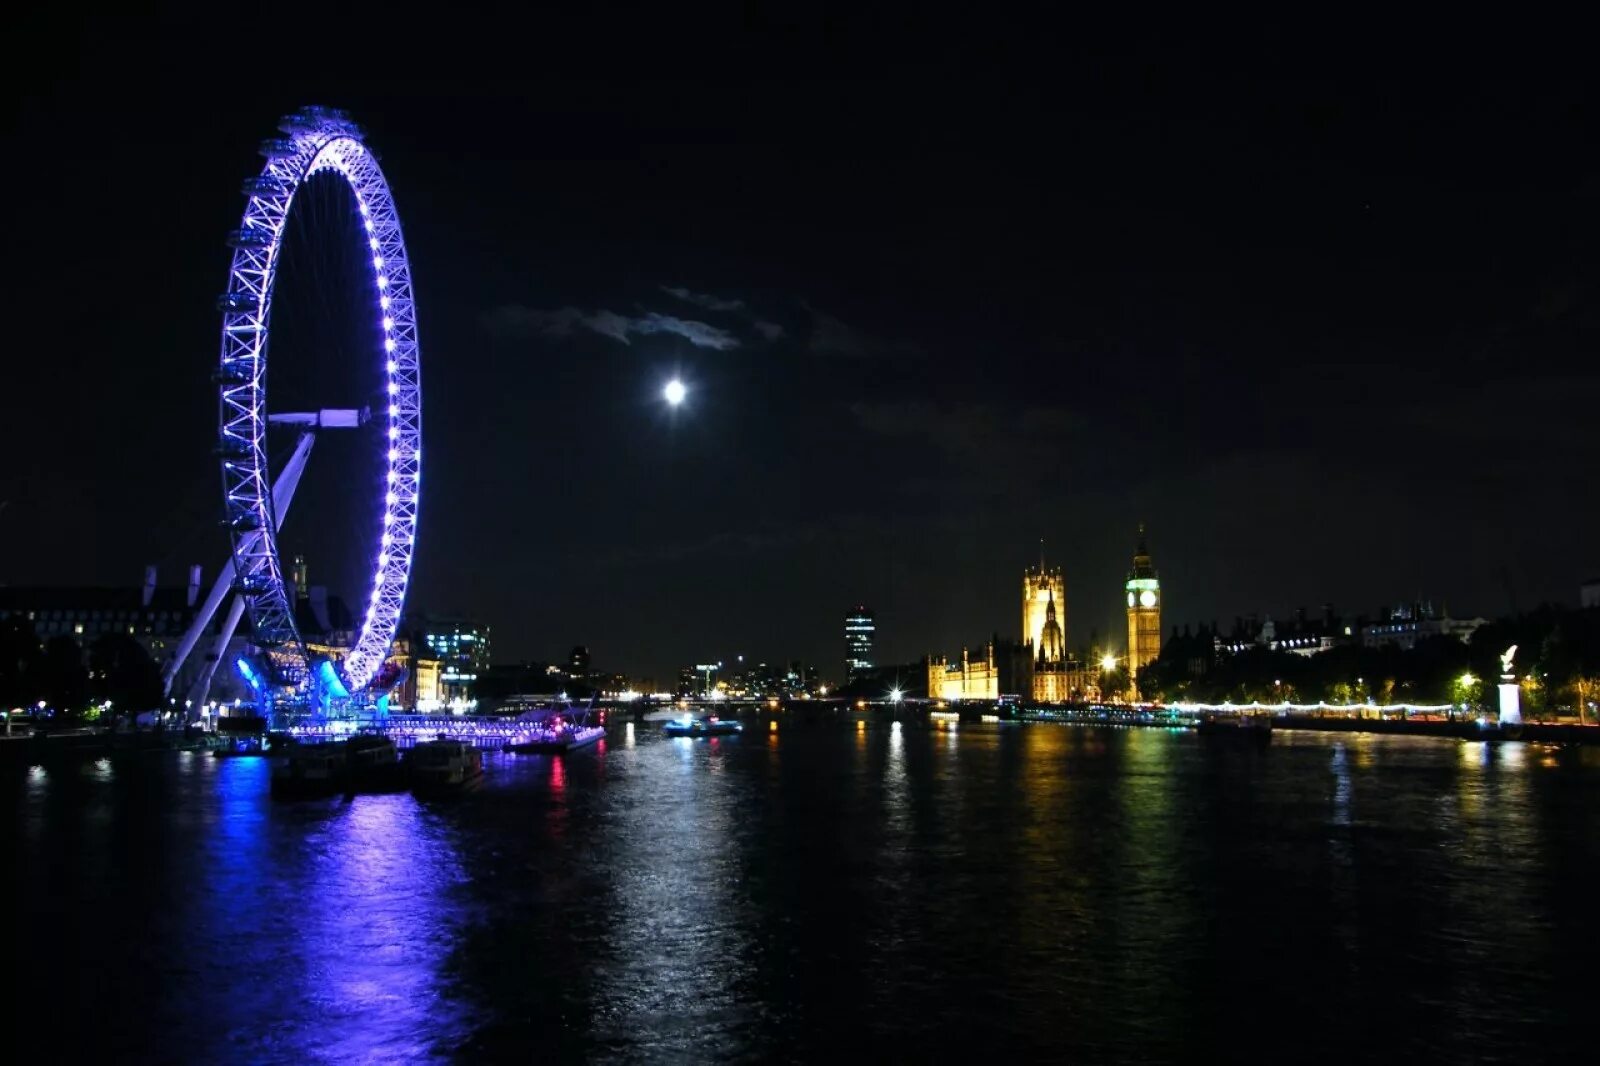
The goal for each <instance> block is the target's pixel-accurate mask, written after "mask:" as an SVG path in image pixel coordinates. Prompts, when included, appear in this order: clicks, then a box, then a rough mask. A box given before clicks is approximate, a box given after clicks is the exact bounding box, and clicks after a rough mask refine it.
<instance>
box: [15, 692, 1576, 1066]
mask: <svg viewBox="0 0 1600 1066" xmlns="http://www.w3.org/2000/svg"><path fill="white" fill-rule="evenodd" d="M760 728H761V729H762V730H764V729H765V725H764V724H762V725H761V726H760ZM1597 754H1600V753H1597V752H1595V751H1594V750H1592V749H1591V750H1590V751H1571V750H1565V751H1555V750H1545V749H1542V748H1539V747H1536V746H1523V745H1519V744H1508V745H1504V746H1490V745H1485V744H1477V743H1457V742H1449V741H1437V740H1417V739H1408V738H1375V737H1359V736H1325V735H1310V734H1301V735H1293V734H1280V735H1279V736H1278V737H1276V738H1275V739H1274V740H1273V743H1272V746H1271V747H1270V748H1269V749H1266V750H1260V751H1256V750H1248V749H1245V748H1240V747H1236V746H1234V745H1233V744H1230V743H1228V742H1227V741H1218V740H1217V739H1215V738H1204V737H1198V736H1195V735H1192V734H1187V733H1169V732H1165V731H1158V730H1113V729H1087V728H1075V727H1062V726H1042V725H1041V726H1020V727H1019V726H982V727H962V728H960V729H959V730H944V729H928V728H921V727H912V726H905V727H900V726H893V727H891V726H890V725H888V724H874V725H872V726H869V727H868V728H866V729H865V730H862V731H857V729H856V728H855V726H854V725H853V724H852V723H839V724H837V725H816V726H806V727H801V726H792V727H789V726H786V727H785V728H783V729H782V731H781V732H779V733H777V734H769V733H767V732H764V731H761V732H757V731H754V730H752V731H751V732H750V733H747V734H746V735H745V736H744V737H742V738H737V739H733V740H721V741H711V742H706V741H698V742H695V741H688V740H677V741H672V740H663V739H661V738H660V737H659V736H657V735H656V733H655V727H653V726H633V727H619V728H614V729H613V731H612V734H611V736H610V737H609V739H608V740H607V741H606V742H605V743H604V746H603V747H602V748H601V749H599V750H596V751H592V752H586V753H583V754H581V755H578V756H573V757H569V758H567V759H566V760H565V761H561V760H551V759H548V758H526V757H524V758H516V757H510V756H499V755H496V756H494V757H492V759H491V761H490V766H489V771H490V778H489V781H488V783H487V785H486V787H485V788H484V789H483V790H482V791H480V792H478V793H477V794H475V795H471V796H469V797H466V798H464V799H462V800H460V801H457V802H453V803H434V804H422V803H418V802H417V801H416V800H414V799H412V798H411V797H410V796H408V795H399V796H363V797H359V798H357V799H355V800H354V801H352V802H349V803H346V802H344V801H342V800H330V801H326V802H315V803H300V804H284V803H274V802H272V801H270V800H269V799H268V797H267V775H268V767H267V765H266V764H265V763H263V762H258V761H253V760H218V759H212V758H210V757H207V756H201V755H191V754H165V755H153V756H143V757H137V756H134V757H129V758H128V759H126V760H121V759H119V760H117V761H114V762H101V763H98V764H96V763H88V764H83V765H80V766H62V767H53V768H49V769H34V770H31V771H27V770H17V771H14V772H13V773H11V774H10V775H9V779H8V780H6V781H5V782H4V788H5V794H4V807H3V810H4V815H5V816H4V819H3V823H0V824H3V832H4V834H5V836H4V838H3V844H4V848H5V855H6V856H7V861H6V867H7V870H6V873H5V875H4V876H5V886H6V887H5V897H4V900H5V903H6V905H7V911H6V917H7V922H6V925H5V927H4V936H5V942H6V945H7V949H6V956H7V957H6V959H5V967H4V968H5V970H6V987H7V990H8V992H9V995H8V1004H9V1006H10V1008H11V1011H10V1013H11V1014H12V1015H13V1017H15V1018H18V1019H19V1020H17V1021H14V1022H13V1023H12V1024H11V1025H9V1026H7V1028H6V1031H5V1032H4V1034H3V1035H0V1039H3V1040H4V1041H5V1042H6V1044H7V1045H9V1047H10V1050H11V1054H8V1055H7V1058H8V1059H9V1060H10V1061H26V1060H28V1059H29V1057H30V1056H29V1055H27V1054H23V1053H21V1052H20V1049H21V1048H22V1047H24V1046H26V1044H25V1043H24V1041H28V1042H31V1041H33V1040H35V1039H37V1040H40V1041H42V1043H41V1044H40V1045H38V1046H41V1047H43V1048H47V1049H48V1056H47V1057H48V1058H49V1059H51V1060H55V1061H68V1060H71V1059H73V1058H75V1057H79V1056H80V1055H82V1054H83V1053H85V1052H90V1051H92V1052H96V1053H100V1054H103V1055H108V1056H112V1057H114V1058H116V1059H117V1060H118V1061H140V1060H160V1061H173V1062H179V1061H193V1062H293V1063H309V1062H322V1061H328V1062H352V1061H355V1062H360V1061H369V1062H396V1061H410V1060H435V1059H447V1060H448V1059H455V1060H461V1061H499V1060H513V1059H515V1060H520V1061H572V1060H582V1059H591V1060H618V1061H662V1060H667V1061H693V1062H702V1061H712V1062H714V1061H730V1060H736V1061H785V1060H791V1061H819V1060H821V1061H825V1060H835V1061H841V1062H842V1061H883V1060H886V1059H887V1060H899V1059H904V1060H913V1061H929V1060H936V1059H937V1060H944V1061H961V1060H963V1059H967V1060H972V1061H981V1062H990V1061H1000V1060H1003V1059H1015V1058H1034V1059H1037V1058H1047V1059H1052V1060H1077V1061H1114V1062H1145V1061H1158V1060H1165V1061H1173V1060H1177V1061H1197V1060H1202V1059H1215V1060H1217V1061H1241V1060H1258V1061H1280V1062H1281V1061H1288V1062H1296V1061H1305V1060H1312V1061H1341V1062H1346V1063H1349V1062H1352V1061H1367V1060H1373V1059H1383V1060H1396V1059H1402V1058H1404V1059H1411V1060H1415V1061H1435V1060H1453V1061H1461V1062H1469V1061H1471V1062H1479V1061H1488V1060H1496V1059H1498V1060H1502V1061H1517V1062H1529V1061H1557V1060H1581V1059H1587V1057H1588V1053H1589V1052H1590V1051H1591V1050H1592V1049H1593V1047H1594V1046H1595V1043H1596V1041H1595V1034H1594V1027H1593V1025H1592V1024H1589V1023H1588V1018H1589V1017H1590V1016H1591V1015H1592V1014H1593V1013H1594V1011H1595V1008H1596V994H1597V989H1600V981H1597V978H1596V974H1597V973H1600V936H1597V935H1596V921H1595V919H1596V914H1597V911H1596V904H1597V893H1596V888H1597V881H1596V880H1595V878H1596V874H1597V871H1600V826H1597V824H1596V818H1597V815H1600V759H1597V758H1596V755H1597ZM1580 1022H1582V1023H1583V1024H1581V1025H1580Z"/></svg>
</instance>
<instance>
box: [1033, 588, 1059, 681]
mask: <svg viewBox="0 0 1600 1066" xmlns="http://www.w3.org/2000/svg"><path fill="white" fill-rule="evenodd" d="M1033 698H1034V700H1035V701H1037V702H1039V703H1059V702H1061V701H1062V700H1064V699H1066V698H1067V638H1066V634H1065V633H1064V632H1063V631H1062V629H1061V625H1060V623H1058V622H1057V621H1056V598H1055V595H1054V593H1052V594H1051V595H1050V598H1049V599H1048V600H1047V601H1046V602H1045V609H1044V628H1043V629H1042V630H1041V631H1040V634H1039V644H1038V647H1037V649H1036V650H1035V652H1034V658H1033Z"/></svg>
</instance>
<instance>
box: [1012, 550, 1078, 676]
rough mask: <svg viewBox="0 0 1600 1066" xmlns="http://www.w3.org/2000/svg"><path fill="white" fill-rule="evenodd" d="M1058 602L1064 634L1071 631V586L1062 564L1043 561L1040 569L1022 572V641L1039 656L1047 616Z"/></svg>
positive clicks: (1040, 562) (1056, 608)
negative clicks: (1067, 581)
mask: <svg viewBox="0 0 1600 1066" xmlns="http://www.w3.org/2000/svg"><path fill="white" fill-rule="evenodd" d="M1052 605H1054V610H1055V619H1056V623H1057V624H1058V625H1060V627H1061V632H1062V635H1063V637H1065V634H1066V632H1067V586H1066V582H1065V581H1064V580H1063V578H1062V575H1061V568H1060V567H1059V566H1055V567H1046V566H1045V565H1044V560H1043V559H1040V560H1039V566H1038V567H1037V568H1034V567H1029V568H1028V569H1026V570H1024V571H1023V572H1022V643H1023V644H1024V645H1025V646H1027V647H1028V648H1030V649H1032V654H1033V655H1035V656H1036V655H1038V652H1039V644H1040V641H1041V640H1042V639H1043V637H1044V624H1045V621H1046V617H1045V616H1046V615H1047V614H1048V613H1049V612H1050V610H1051V606H1052Z"/></svg>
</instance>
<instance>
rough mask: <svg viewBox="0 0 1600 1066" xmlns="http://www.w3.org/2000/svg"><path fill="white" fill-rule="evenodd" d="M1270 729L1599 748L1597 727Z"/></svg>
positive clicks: (1312, 722)
mask: <svg viewBox="0 0 1600 1066" xmlns="http://www.w3.org/2000/svg"><path fill="white" fill-rule="evenodd" d="M1272 726H1273V728H1274V729H1297V730H1309V731H1311V732H1318V733H1384V734H1388V735H1391V736H1408V737H1442V738H1445V739H1448V740H1526V741H1537V742H1540V743H1546V744H1600V726H1592V725H1571V724H1560V725H1557V724H1551V723H1541V722H1525V723H1523V724H1522V725H1520V726H1509V727H1506V728H1501V726H1500V725H1499V724H1497V723H1494V722H1487V723H1485V724H1483V725H1479V724H1478V723H1477V722H1476V721H1456V722H1448V721H1446V722H1418V721H1404V720H1400V719H1389V718H1317V717H1312V716H1301V715H1293V716H1290V715H1283V716H1280V717H1277V718H1274V719H1273V720H1272Z"/></svg>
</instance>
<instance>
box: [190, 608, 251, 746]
mask: <svg viewBox="0 0 1600 1066" xmlns="http://www.w3.org/2000/svg"><path fill="white" fill-rule="evenodd" d="M244 604H245V601H244V597H243V596H235V597H234V598H233V602H232V603H230V604H228V614H227V616H226V617H224V618H223V620H222V628H221V629H219V630H218V631H217V644H216V648H215V650H214V651H213V652H212V654H211V655H210V656H209V657H208V658H207V659H206V661H205V665H204V666H202V667H201V668H200V676H199V677H197V678H195V681H194V685H193V686H191V687H190V689H189V698H188V699H187V700H186V701H185V706H186V707H187V709H188V711H189V715H188V719H189V721H190V722H196V721H198V720H199V719H200V717H201V716H202V715H204V714H205V710H206V697H207V696H209V695H210V694H211V679H212V678H213V677H215V676H216V673H217V664H218V663H220V662H222V660H223V658H224V657H225V656H226V655H227V654H228V642H229V641H231V640H233V634H234V631H235V630H237V629H238V628H239V619H241V618H243V617H244Z"/></svg>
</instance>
